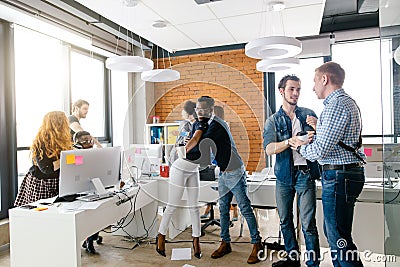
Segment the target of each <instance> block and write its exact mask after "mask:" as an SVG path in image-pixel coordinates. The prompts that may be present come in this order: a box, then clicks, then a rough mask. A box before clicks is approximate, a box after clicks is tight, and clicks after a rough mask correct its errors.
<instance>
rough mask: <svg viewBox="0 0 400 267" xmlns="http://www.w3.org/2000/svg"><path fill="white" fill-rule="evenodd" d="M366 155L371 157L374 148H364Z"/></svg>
mask: <svg viewBox="0 0 400 267" xmlns="http://www.w3.org/2000/svg"><path fill="white" fill-rule="evenodd" d="M364 153H365V156H367V157H371V156H372V148H364Z"/></svg>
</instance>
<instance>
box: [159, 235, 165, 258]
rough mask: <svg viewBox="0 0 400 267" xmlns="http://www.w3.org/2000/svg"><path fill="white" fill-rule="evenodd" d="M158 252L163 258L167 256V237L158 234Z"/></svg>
mask: <svg viewBox="0 0 400 267" xmlns="http://www.w3.org/2000/svg"><path fill="white" fill-rule="evenodd" d="M156 251H157V252H158V254H160V255H161V256H164V257H166V256H167V255H166V254H165V235H162V234H158V235H157V237H156Z"/></svg>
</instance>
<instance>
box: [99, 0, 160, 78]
mask: <svg viewBox="0 0 400 267" xmlns="http://www.w3.org/2000/svg"><path fill="white" fill-rule="evenodd" d="M121 2H122V4H124V5H125V6H126V7H127V8H130V7H135V6H136V5H137V4H138V1H137V0H121ZM120 29H121V26H119V29H118V34H119V33H121V31H120ZM131 35H132V36H131V37H129V30H128V29H126V37H127V38H126V55H124V56H118V40H119V39H120V37H119V36H117V44H116V48H115V54H117V56H115V57H110V58H107V59H106V68H107V69H110V70H114V71H123V72H143V71H148V70H151V69H153V68H154V62H153V61H152V60H151V59H149V58H146V57H145V56H144V51H143V46H142V40H141V37H140V35H139V43H140V49H141V50H142V56H141V57H140V56H135V55H133V50H134V49H133V46H134V45H133V42H132V48H131V52H132V55H128V50H129V49H128V46H129V39H130V38H131V39H132V40H133V32H132V31H131Z"/></svg>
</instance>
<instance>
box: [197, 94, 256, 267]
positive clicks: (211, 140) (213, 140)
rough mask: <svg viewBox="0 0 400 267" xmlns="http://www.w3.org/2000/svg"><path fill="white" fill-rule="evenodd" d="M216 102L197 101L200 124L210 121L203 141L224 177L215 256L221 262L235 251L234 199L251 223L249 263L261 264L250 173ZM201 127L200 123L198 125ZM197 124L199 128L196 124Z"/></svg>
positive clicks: (220, 193)
mask: <svg viewBox="0 0 400 267" xmlns="http://www.w3.org/2000/svg"><path fill="white" fill-rule="evenodd" d="M213 111H214V99H213V98H211V97H209V96H202V97H200V98H199V99H198V100H197V104H196V113H197V116H198V118H199V120H202V118H207V119H208V118H209V119H208V124H209V128H208V130H207V131H206V132H205V133H203V135H202V137H201V141H200V146H199V147H200V149H201V147H202V144H204V143H206V144H208V145H209V146H210V147H211V149H212V151H213V154H214V155H215V160H216V161H217V162H218V166H219V167H220V169H221V176H220V178H219V179H218V193H219V206H220V220H221V234H220V236H221V239H222V242H221V245H220V247H219V248H218V249H217V250H216V251H214V252H213V253H212V254H211V257H212V258H213V259H217V258H221V257H223V256H224V255H225V254H228V253H230V252H231V251H232V248H231V244H230V242H231V238H230V235H229V225H230V214H229V210H230V205H231V201H232V198H233V196H235V198H236V201H237V203H238V205H239V208H240V211H241V212H242V214H243V216H244V217H245V219H246V221H247V225H248V227H249V230H250V236H251V243H252V244H253V250H252V252H251V254H250V256H249V258H248V260H247V263H249V264H253V263H257V262H259V261H260V259H259V257H258V255H257V254H258V252H259V251H260V250H262V249H263V247H262V245H261V236H260V233H259V231H258V227H257V221H256V218H255V216H254V213H253V210H252V208H251V203H250V200H249V198H248V197H247V185H246V171H245V167H244V164H243V161H242V159H241V157H240V155H239V153H238V151H237V149H236V145H235V142H234V141H233V138H232V135H231V132H230V131H229V128H228V125H227V124H226V123H225V121H224V120H222V119H221V118H219V117H217V116H215V115H214V114H213ZM196 123H197V122H196ZM196 123H195V124H196Z"/></svg>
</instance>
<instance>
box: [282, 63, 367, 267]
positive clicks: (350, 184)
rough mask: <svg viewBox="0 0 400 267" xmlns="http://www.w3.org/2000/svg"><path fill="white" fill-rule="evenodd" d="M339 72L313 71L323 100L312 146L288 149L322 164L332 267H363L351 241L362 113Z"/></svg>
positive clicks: (359, 181)
mask: <svg viewBox="0 0 400 267" xmlns="http://www.w3.org/2000/svg"><path fill="white" fill-rule="evenodd" d="M344 78H345V72H344V70H343V68H342V67H341V66H340V65H339V64H337V63H335V62H327V63H325V64H323V65H321V66H320V67H318V68H317V69H316V70H315V76H314V83H315V85H314V88H313V90H314V92H315V94H316V95H317V97H318V98H319V99H325V100H324V105H325V107H324V110H323V111H322V113H321V117H320V118H319V120H318V123H317V128H316V130H317V132H316V135H315V138H314V141H313V142H312V143H311V144H306V143H305V142H302V141H301V140H298V139H296V138H294V139H292V140H290V145H291V146H292V147H293V148H294V149H296V150H297V151H299V153H301V155H303V156H304V157H305V158H307V159H309V160H312V161H315V160H318V162H319V163H320V164H321V165H322V206H323V209H324V232H325V235H326V237H327V239H328V243H329V247H330V249H331V255H332V262H333V265H334V266H335V267H339V266H342V267H347V266H363V264H362V262H361V260H360V256H359V253H358V251H357V247H356V245H355V244H354V241H353V238H352V236H351V230H352V225H353V215H354V205H355V202H356V200H357V197H358V196H359V195H360V193H361V191H362V189H363V186H364V181H365V176H364V167H363V166H362V165H363V164H362V163H363V162H364V160H365V155H364V153H363V152H362V151H361V149H360V148H361V126H362V125H361V114H360V110H359V108H358V106H357V104H356V102H355V101H354V100H353V99H352V98H351V97H350V96H349V95H348V94H346V92H345V91H344V89H343V88H342V86H343V83H344Z"/></svg>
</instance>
